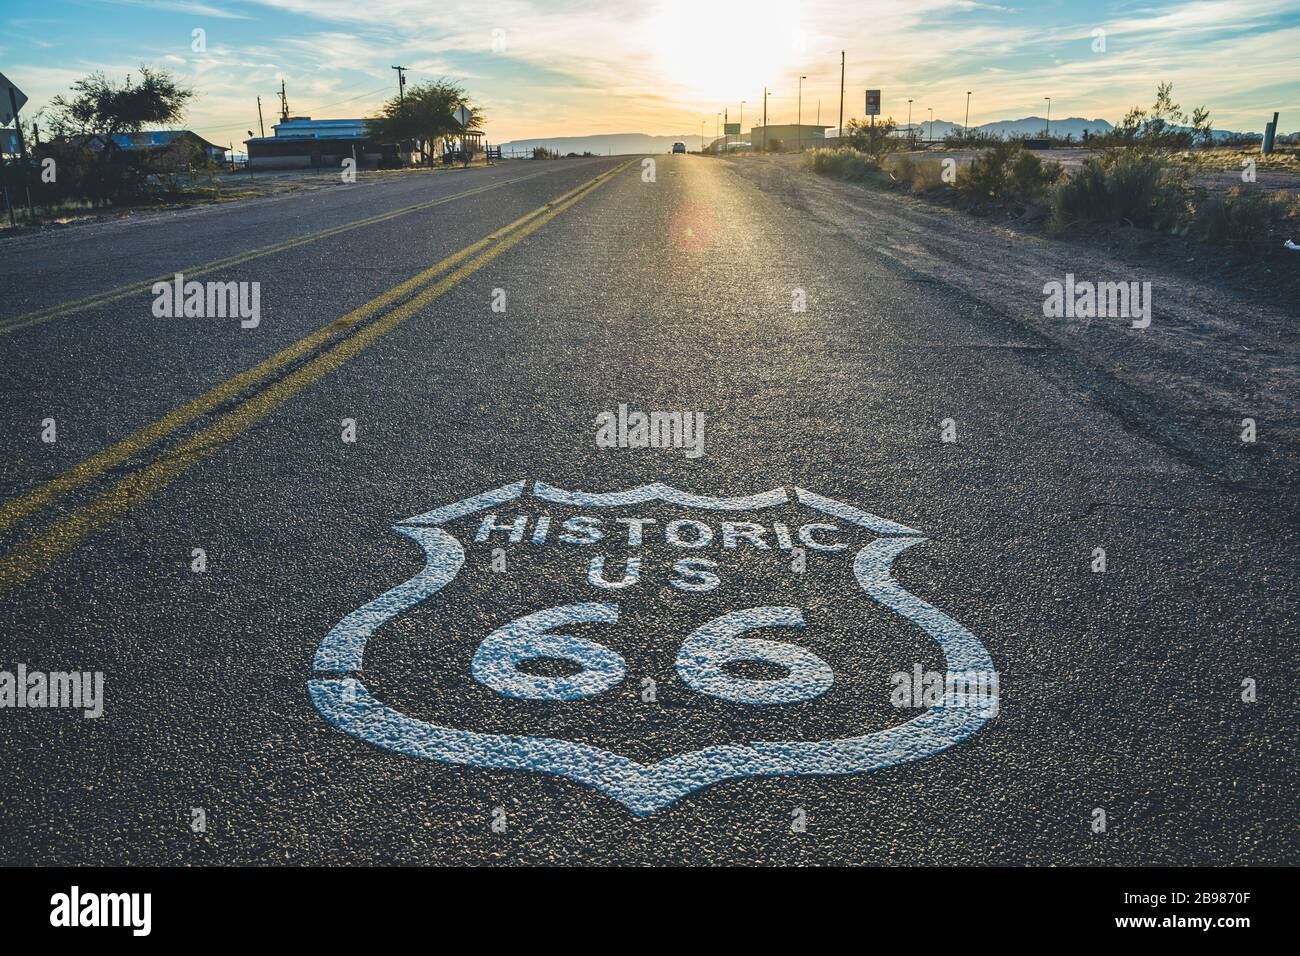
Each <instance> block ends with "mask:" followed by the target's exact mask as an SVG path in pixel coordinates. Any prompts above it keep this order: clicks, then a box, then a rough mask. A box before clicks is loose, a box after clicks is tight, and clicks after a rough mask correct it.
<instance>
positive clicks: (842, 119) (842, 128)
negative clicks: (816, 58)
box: [839, 50, 844, 145]
mask: <svg viewBox="0 0 1300 956" xmlns="http://www.w3.org/2000/svg"><path fill="white" fill-rule="evenodd" d="M839 139H840V141H841V145H843V140H844V51H843V50H840V131H839Z"/></svg>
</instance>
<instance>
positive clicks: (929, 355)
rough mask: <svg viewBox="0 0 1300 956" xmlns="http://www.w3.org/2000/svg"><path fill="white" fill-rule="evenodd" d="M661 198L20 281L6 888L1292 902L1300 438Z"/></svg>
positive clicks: (302, 231)
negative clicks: (251, 304)
mask: <svg viewBox="0 0 1300 956" xmlns="http://www.w3.org/2000/svg"><path fill="white" fill-rule="evenodd" d="M652 159H653V165H654V175H653V176H651V175H649V170H648V169H647V167H646V166H645V165H644V164H643V162H642V160H641V159H640V158H636V159H626V158H619V157H615V158H612V159H592V160H574V161H566V162H554V163H526V162H518V163H507V164H503V165H499V166H497V167H494V168H491V169H481V170H477V169H476V170H469V171H465V172H458V173H455V174H438V175H432V176H423V175H413V176H405V177H395V178H388V179H385V180H382V181H380V182H377V183H367V182H366V181H365V180H364V177H363V178H362V180H361V181H360V182H358V183H356V184H354V185H348V186H344V185H340V186H339V187H338V188H336V189H328V190H317V191H313V192H312V193H310V194H306V195H298V196H293V195H290V196H284V197H273V198H268V199H264V200H253V201H249V202H245V203H239V204H232V205H229V206H221V207H210V208H204V209H196V210H189V211H182V212H177V213H172V214H165V215H159V216H149V217H144V218H141V219H138V220H127V221H121V222H105V223H98V224H92V225H87V226H81V227H76V228H68V229H64V230H58V231H53V232H50V233H45V234H41V235H38V236H35V237H29V238H23V237H11V238H8V239H5V240H3V241H0V248H2V249H3V252H4V255H3V257H2V260H0V288H2V289H3V291H4V295H3V297H2V299H0V309H2V310H3V311H0V363H2V364H0V374H2V376H3V385H4V395H5V399H6V401H5V403H4V407H3V412H2V413H0V414H2V415H3V427H2V428H0V442H3V449H2V450H3V455H0V491H3V498H4V504H3V511H0V546H2V547H3V553H2V554H0V668H3V669H4V670H6V671H8V672H13V673H16V668H17V666H18V665H19V664H22V665H23V666H24V667H25V668H26V670H27V671H29V672H34V671H42V672H56V671H63V672H71V671H76V672H85V673H87V674H93V673H94V672H100V673H102V675H103V699H102V710H103V713H102V716H99V717H90V718H88V717H85V716H83V713H82V711H80V710H76V709H73V708H50V707H46V708H38V707H26V708H21V709H20V708H17V707H14V708H6V709H0V752H3V753H4V754H5V760H4V764H5V771H4V775H5V784H4V799H3V800H0V863H9V864H14V863H78V864H80V863H95V864H106V863H128V864H130V863H147V864H204V863H219V862H220V863H241V864H242V863H260V864H277V863H295V864H298V863H388V862H393V863H418V864H425V863H427V864H439V863H474V862H502V863H507V862H508V863H563V864H579V863H585V862H602V863H637V864H664V863H778V862H779V863H840V864H844V863H852V864H857V863H877V864H942V863H962V864H988V863H998V864H1022V863H1053V864H1118V863H1129V864H1156V863H1233V864H1244V863H1255V864H1259V863H1281V862H1289V863H1295V862H1296V861H1297V852H1296V843H1295V810H1296V802H1295V793H1296V784H1297V770H1296V767H1297V763H1296V753H1295V743H1296V733H1295V729H1296V723H1295V721H1296V709H1295V693H1294V677H1295V673H1294V644H1295V627H1296V618H1297V584H1296V528H1297V526H1298V523H1297V520H1296V518H1297V513H1298V512H1297V507H1296V504H1297V503H1296V496H1295V487H1296V485H1295V480H1294V476H1295V473H1296V472H1295V468H1294V464H1295V461H1296V456H1295V447H1294V442H1293V439H1294V431H1290V432H1282V431H1276V430H1274V431H1270V430H1269V427H1268V424H1269V423H1268V422H1267V421H1262V422H1261V423H1260V437H1259V439H1258V440H1257V442H1255V443H1253V444H1251V443H1247V442H1243V441H1241V439H1240V436H1239V431H1240V427H1239V426H1240V419H1242V418H1243V417H1245V416H1247V415H1248V414H1249V413H1250V409H1249V408H1245V409H1244V410H1243V407H1240V406H1239V405H1232V404H1225V405H1224V407H1222V408H1220V409H1218V411H1217V412H1216V414H1217V415H1218V416H1219V417H1218V418H1214V419H1213V421H1212V422H1210V423H1209V424H1206V426H1205V428H1204V430H1203V431H1198V432H1195V433H1194V441H1197V442H1201V443H1202V444H1206V443H1210V444H1213V443H1215V442H1217V444H1214V447H1213V448H1209V447H1207V448H1206V449H1205V452H1206V453H1205V454H1204V455H1200V456H1198V455H1195V454H1189V453H1188V448H1187V445H1186V442H1187V441H1190V440H1193V439H1188V438H1187V437H1186V436H1187V434H1188V433H1187V432H1186V431H1185V430H1183V431H1180V432H1178V434H1177V435H1175V436H1173V437H1170V435H1168V434H1166V433H1165V432H1164V431H1162V429H1161V428H1159V427H1158V426H1157V425H1156V424H1153V423H1152V422H1151V421H1150V416H1148V417H1147V418H1143V416H1142V415H1141V414H1140V408H1138V406H1140V405H1141V402H1140V401H1135V399H1134V398H1133V395H1132V393H1131V389H1128V390H1124V389H1126V388H1127V386H1124V385H1122V383H1121V382H1119V381H1117V380H1115V379H1112V378H1107V377H1105V376H1100V377H1099V376H1098V374H1097V372H1096V367H1095V365H1096V361H1097V360H1095V359H1094V361H1093V362H1092V364H1089V363H1085V362H1081V361H1078V360H1077V359H1076V357H1075V356H1074V355H1073V354H1072V353H1071V352H1070V350H1069V348H1068V347H1067V346H1066V345H1063V344H1062V342H1061V341H1059V340H1058V339H1057V338H1056V337H1054V335H1053V334H1051V333H1050V332H1049V331H1048V330H1045V328H1044V327H1043V322H1044V320H1043V316H1042V311H1041V306H1042V299H1041V296H1040V297H1038V298H1021V299H1012V300H1005V301H1000V302H999V301H996V300H995V301H993V302H992V303H991V302H990V300H989V299H988V298H987V297H985V298H983V299H982V298H979V297H976V296H974V295H971V294H969V292H968V291H967V290H966V289H965V288H964V287H963V285H962V283H961V282H959V281H957V279H956V278H955V275H954V278H953V279H952V280H951V281H949V280H948V279H946V278H945V277H944V276H943V275H941V274H935V272H934V271H933V270H931V271H929V272H927V271H922V270H919V269H918V268H914V267H912V266H911V265H909V264H908V261H907V254H906V252H905V250H902V251H900V244H899V242H891V240H898V239H900V236H901V232H902V230H903V228H904V225H903V224H901V222H894V221H891V220H889V219H886V218H884V213H881V218H879V219H873V218H872V217H871V215H870V214H869V213H861V214H859V215H855V216H854V217H853V224H852V227H850V225H846V224H844V223H839V224H837V223H836V222H834V221H833V220H832V219H830V218H827V216H829V214H827V216H822V215H821V214H820V213H818V211H817V210H816V209H815V208H814V205H812V204H811V203H812V200H808V201H806V202H805V201H802V200H800V201H796V199H797V196H796V193H795V192H792V191H791V190H793V189H795V187H793V186H790V185H789V184H788V183H786V184H785V185H782V184H781V183H782V181H781V180H779V179H776V180H774V179H771V178H765V174H758V173H755V172H754V171H753V169H750V168H747V167H745V166H744V164H743V163H732V162H730V161H710V160H708V159H703V158H700V157H697V156H673V157H669V156H658V157H653V158H652ZM757 168H758V167H754V169H757ZM760 172H761V171H760ZM819 188H827V189H829V188H831V187H829V186H826V187H819ZM834 188H836V189H848V188H849V187H840V186H836V187H834ZM792 197H793V198H792ZM822 199H823V200H824V201H828V202H829V200H827V197H826V196H823V197H822ZM837 201H838V200H837ZM843 208H849V207H848V206H844V207H843ZM898 215H899V216H902V215H903V213H898ZM855 230H856V231H855ZM918 241H919V240H918ZM904 245H905V243H904ZM965 248H966V251H969V248H970V247H969V246H967V247H965ZM954 260H955V261H957V262H959V265H955V266H954V267H953V270H954V274H955V272H956V270H958V269H963V270H964V269H968V268H970V266H969V265H968V264H967V263H965V262H962V261H961V256H960V254H959V251H958V250H957V249H955V248H954ZM1067 264H1068V263H1067ZM177 272H180V273H182V274H183V275H184V276H185V278H186V280H188V281H200V282H208V281H219V282H223V283H224V282H236V283H258V284H259V285H258V290H259V296H260V298H259V304H260V305H259V309H260V311H259V315H258V317H257V321H256V324H255V325H250V327H244V323H241V321H240V319H239V318H238V317H230V316H227V317H224V318H223V317H215V316H214V317H204V316H184V315H181V316H180V317H172V318H165V317H158V316H157V315H156V314H155V312H156V311H157V309H156V302H157V300H158V298H159V295H160V294H165V290H164V293H156V292H155V291H154V290H153V289H152V288H151V286H152V283H153V281H154V280H155V279H158V278H160V277H169V276H174V274H175V273H177ZM1048 274H1049V275H1053V274H1055V273H1054V272H1051V271H1049V272H1048ZM1155 279H1156V283H1157V290H1158V292H1161V293H1168V294H1170V295H1172V296H1176V292H1174V291H1173V290H1172V289H1171V288H1169V287H1167V286H1166V285H1165V283H1164V279H1163V278H1162V277H1161V276H1159V275H1157V276H1155ZM1039 284H1041V282H1040V283H1039ZM246 288H251V286H250V287H246ZM1157 301H1161V300H1160V299H1157ZM1097 334H1099V335H1101V334H1105V335H1109V336H1112V337H1113V339H1114V341H1117V342H1120V343H1121V345H1120V346H1117V349H1118V351H1117V352H1116V353H1115V355H1112V356H1109V357H1105V356H1103V358H1104V360H1105V361H1107V362H1111V363H1113V364H1114V365H1115V366H1122V365H1123V364H1125V362H1126V361H1130V360H1131V361H1134V362H1138V361H1140V354H1141V353H1142V350H1143V349H1144V348H1147V347H1148V343H1153V342H1154V341H1156V340H1157V339H1158V337H1159V336H1161V335H1167V334H1168V333H1167V332H1166V331H1164V330H1162V328H1161V326H1160V324H1159V321H1158V320H1157V322H1156V323H1155V324H1153V326H1152V327H1151V328H1149V329H1146V330H1144V331H1138V330H1133V329H1130V328H1129V327H1128V326H1127V324H1126V323H1124V322H1119V321H1116V322H1113V323H1111V326H1110V327H1109V328H1108V330H1103V331H1099V332H1098V333H1097ZM1141 336H1147V337H1148V338H1146V339H1143V338H1141ZM1292 340H1293V339H1292ZM1150 347H1154V345H1151V346H1150ZM1126 350H1127V351H1126ZM1125 355H1128V356H1130V359H1125V358H1124V356H1125ZM1115 356H1118V357H1115ZM1202 361H1209V360H1208V359H1204V358H1203V359H1202ZM1251 361H1252V360H1251V358H1250V356H1249V355H1248V354H1247V355H1243V354H1233V355H1227V354H1224V355H1222V356H1220V358H1219V359H1218V360H1217V362H1212V363H1210V364H1211V365H1212V366H1213V365H1216V364H1217V365H1218V366H1221V367H1222V368H1223V369H1224V375H1225V376H1228V375H1229V372H1230V371H1235V372H1236V373H1240V372H1241V369H1242V366H1243V363H1246V364H1247V366H1249V363H1250V362H1251ZM1198 367H1199V366H1198ZM1283 371H1284V372H1285V370H1283ZM1273 372H1274V373H1275V374H1281V373H1278V372H1277V370H1276V369H1274V370H1273ZM1198 374H1199V373H1198ZM1285 374H1286V375H1288V376H1290V377H1289V378H1288V379H1287V381H1289V382H1290V383H1291V384H1292V385H1294V375H1295V370H1294V368H1292V369H1291V370H1290V372H1288V373H1285ZM1117 376H1118V373H1117ZM1225 381H1229V382H1231V381H1232V379H1231V378H1230V377H1229V378H1227V379H1225ZM1224 387H1227V386H1224ZM1121 391H1123V394H1119V393H1120V392H1121ZM1112 392H1114V393H1115V394H1112ZM1207 394H1209V393H1207ZM1290 394H1291V396H1292V398H1291V402H1292V403H1294V395H1295V392H1294V391H1291V392H1290ZM1112 399H1113V400H1112ZM1207 401H1208V399H1207ZM620 406H625V407H624V408H623V409H622V411H620ZM1117 409H1121V410H1122V409H1129V410H1133V409H1137V410H1136V411H1134V412H1133V414H1126V413H1120V412H1117ZM638 411H640V412H646V413H649V412H666V413H672V412H676V413H679V418H677V419H676V421H677V422H680V423H683V424H682V427H681V428H680V429H679V431H678V432H677V433H673V432H672V430H671V428H669V429H668V430H667V431H665V433H664V434H665V436H666V438H667V439H669V440H668V441H667V442H666V444H667V445H668V447H632V446H634V445H636V444H637V443H636V440H635V438H636V435H635V430H634V426H635V418H633V419H632V422H631V424H632V426H633V433H632V435H631V438H628V435H627V434H624V435H623V437H624V438H625V439H628V440H626V441H623V442H620V441H619V437H620V428H619V425H618V422H619V419H620V417H621V418H622V419H624V421H627V419H628V416H631V415H633V414H634V413H636V412H638ZM1265 417H1267V416H1265ZM610 421H612V422H614V424H613V425H612V426H609V427H607V428H606V430H605V433H604V434H605V437H606V438H612V441H600V440H598V439H599V438H600V437H601V430H600V425H601V424H602V423H605V424H607V425H608V423H609V422H610ZM670 421H672V420H671V419H670ZM686 425H694V426H695V430H694V431H693V432H689V433H688V432H687V431H686V428H685V426H686ZM1279 435H1282V436H1285V437H1283V438H1279V437H1278V436H1279ZM673 439H680V441H674V440H673ZM945 439H955V440H945ZM610 445H612V447H608V446H610ZM620 445H623V446H626V447H620ZM647 486H649V487H647ZM638 489H639V490H638ZM462 502H463V503H464V504H461V505H460V507H456V508H450V509H449V508H446V507H445V506H449V505H456V504H457V503H462ZM543 518H549V519H550V520H549V521H543V520H542V519H543ZM1097 549H1104V552H1105V571H1104V572H1102V571H1099V570H1095V569H1096V568H1098V566H1099V565H1098V557H1099V552H1098V550H1097ZM596 559H599V560H596ZM548 609H561V610H558V611H552V612H551V613H550V615H549V616H547V615H541V616H540V617H536V616H534V615H537V614H538V613H539V612H543V611H547V610H548ZM746 627H748V628H749V630H743V628H746ZM744 641H761V642H765V643H761V644H743V643H737V642H744ZM530 657H531V658H533V659H532V660H527V658H530ZM566 658H567V659H568V662H567V663H566V660H564V659H566ZM521 661H522V663H521ZM985 669H988V670H990V671H991V673H992V674H993V676H995V678H996V688H997V695H996V697H993V696H991V695H990V694H988V693H984V694H983V696H982V697H981V698H980V700H979V701H977V702H971V701H969V700H966V701H955V702H952V703H951V705H949V704H948V703H944V704H941V705H939V706H934V701H933V700H931V701H930V702H929V703H928V704H924V703H923V702H921V701H915V702H911V705H910V706H909V703H908V702H907V701H901V702H900V698H899V697H898V694H899V693H900V692H904V693H910V691H911V690H912V689H913V683H912V679H911V678H912V675H913V673H914V672H915V673H919V674H925V673H927V672H935V673H939V674H941V675H942V674H944V673H946V672H947V671H951V670H963V671H975V670H980V671H983V670H985ZM899 674H902V675H906V679H905V680H902V681H900V680H899V679H898V678H897V676H896V675H899ZM1248 685H1249V686H1253V687H1254V693H1253V694H1251V693H1249V692H1248V691H1247V690H1246V688H1247V686H1248ZM900 688H901V689H902V690H901V691H900ZM985 690H987V688H985ZM1247 697H1248V698H1251V699H1250V700H1247V699H1244V698H1247ZM1103 821H1104V826H1103V825H1102V824H1103Z"/></svg>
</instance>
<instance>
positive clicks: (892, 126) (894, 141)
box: [844, 116, 906, 160]
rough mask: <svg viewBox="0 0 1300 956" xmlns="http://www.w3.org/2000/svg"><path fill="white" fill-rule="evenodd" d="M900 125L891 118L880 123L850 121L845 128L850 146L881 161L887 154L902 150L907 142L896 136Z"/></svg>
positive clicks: (854, 119)
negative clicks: (895, 133)
mask: <svg viewBox="0 0 1300 956" xmlns="http://www.w3.org/2000/svg"><path fill="white" fill-rule="evenodd" d="M897 129H898V124H897V123H896V122H894V118H893V117H892V116H891V117H889V118H888V119H885V120H882V121H881V122H879V123H872V122H868V121H867V120H859V119H856V118H853V119H850V120H849V121H848V123H847V124H845V126H844V130H845V135H846V136H847V137H848V140H849V144H850V145H851V146H852V147H853V148H854V149H856V150H857V151H858V152H860V153H866V154H867V155H868V156H871V157H874V158H875V159H877V160H878V159H880V158H881V157H883V156H884V155H885V154H886V153H892V152H897V151H898V150H901V149H902V148H903V147H904V145H906V144H905V141H904V140H902V139H899V138H898V137H897V136H895V135H894V132H895V130H897Z"/></svg>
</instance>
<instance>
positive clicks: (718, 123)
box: [713, 113, 722, 145]
mask: <svg viewBox="0 0 1300 956" xmlns="http://www.w3.org/2000/svg"><path fill="white" fill-rule="evenodd" d="M721 138H722V114H721V113H719V114H718V115H717V118H716V119H715V120H714V121H713V142H714V144H715V145H716V144H717V142H718V140H719V139H721Z"/></svg>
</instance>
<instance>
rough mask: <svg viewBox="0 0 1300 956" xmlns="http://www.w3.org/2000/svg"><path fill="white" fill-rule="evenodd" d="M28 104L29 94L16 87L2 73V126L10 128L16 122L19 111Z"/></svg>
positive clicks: (0, 89) (0, 107) (0, 118)
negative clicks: (15, 118) (15, 117)
mask: <svg viewBox="0 0 1300 956" xmlns="http://www.w3.org/2000/svg"><path fill="white" fill-rule="evenodd" d="M26 103H27V94H26V93H24V92H23V91H22V90H20V89H18V87H16V86H14V85H13V84H12V83H10V82H9V80H8V79H7V78H6V77H5V75H4V74H3V73H0V126H8V125H9V124H10V123H12V122H13V121H14V116H15V115H16V114H17V112H18V110H20V109H22V108H23V106H24V105H26Z"/></svg>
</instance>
